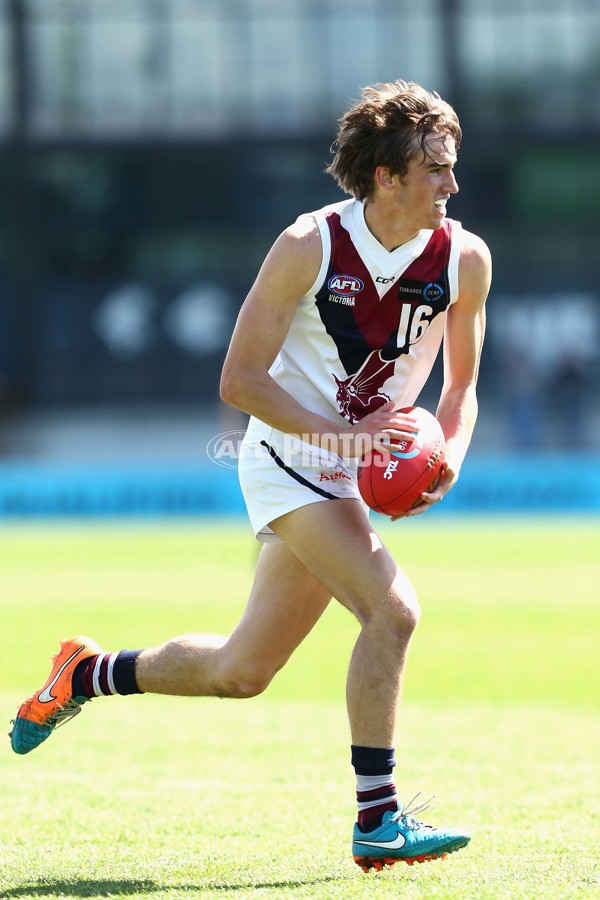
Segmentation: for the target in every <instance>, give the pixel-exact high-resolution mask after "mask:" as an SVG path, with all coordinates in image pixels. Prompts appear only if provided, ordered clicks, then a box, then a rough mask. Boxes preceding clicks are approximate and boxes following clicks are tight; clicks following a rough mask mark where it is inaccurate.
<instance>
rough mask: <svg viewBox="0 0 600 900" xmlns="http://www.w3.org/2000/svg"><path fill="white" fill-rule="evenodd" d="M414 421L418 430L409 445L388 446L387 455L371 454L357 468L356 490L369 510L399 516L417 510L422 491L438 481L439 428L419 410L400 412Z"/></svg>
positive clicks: (440, 460)
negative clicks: (415, 508)
mask: <svg viewBox="0 0 600 900" xmlns="http://www.w3.org/2000/svg"><path fill="white" fill-rule="evenodd" d="M400 412H403V413H407V414H408V415H410V416H413V418H414V419H415V420H416V427H417V428H418V429H419V433H418V434H417V436H416V437H415V438H414V439H413V440H412V441H410V442H406V441H402V442H401V443H399V444H390V449H389V451H387V450H386V451H385V452H380V451H379V450H371V451H370V452H369V453H366V454H365V456H363V458H362V459H361V460H360V462H359V464H358V472H357V477H358V489H359V491H360V494H361V496H362V498H363V500H364V501H365V503H366V504H367V506H369V507H370V508H371V509H372V510H374V511H375V512H378V513H383V514H384V515H386V516H400V515H403V514H404V513H406V512H408V510H409V509H411V508H412V507H413V506H416V505H417V503H419V501H420V499H421V494H422V493H423V491H427V492H429V491H432V490H433V489H434V488H435V486H436V485H437V483H438V481H439V480H440V475H441V471H440V470H441V468H442V463H443V462H444V454H445V450H446V443H445V441H444V433H443V431H442V426H441V425H440V423H439V422H438V420H437V419H436V418H435V416H432V415H431V413H430V412H428V411H427V410H426V409H423V408H422V407H420V406H411V407H407V408H405V409H402V410H400Z"/></svg>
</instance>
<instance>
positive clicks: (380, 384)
mask: <svg viewBox="0 0 600 900" xmlns="http://www.w3.org/2000/svg"><path fill="white" fill-rule="evenodd" d="M311 215H312V216H313V217H314V219H315V220H316V222H317V224H318V226H319V231H320V234H321V240H322V243H323V259H322V262H321V267H320V270H319V274H318V276H317V279H316V281H315V283H314V285H313V286H312V288H311V289H310V290H309V291H308V293H307V294H306V295H305V296H304V297H302V299H301V301H300V303H299V305H298V308H297V310H296V313H295V315H294V318H293V320H292V323H291V326H290V329H289V332H288V334H287V336H286V338H285V341H284V343H283V346H282V348H281V351H280V353H279V355H278V357H277V359H276V360H275V362H274V363H273V365H272V367H271V369H270V374H271V375H272V377H273V378H274V379H275V381H277V382H278V383H279V384H280V385H281V387H282V388H284V389H285V390H286V391H287V392H288V393H289V394H291V395H292V396H293V397H294V398H295V399H296V400H297V401H298V402H299V403H301V404H302V406H304V407H305V408H306V409H308V410H310V411H311V412H315V413H319V414H320V415H322V416H324V417H326V418H328V419H330V420H331V421H332V422H334V423H338V424H340V423H341V422H342V421H344V420H345V422H350V423H351V424H352V423H354V422H357V421H359V420H360V419H362V418H363V416H365V415H367V414H368V413H370V412H373V411H374V410H375V409H377V408H378V407H379V406H382V405H383V404H384V403H387V401H388V400H393V401H394V403H395V406H396V408H402V407H406V406H412V405H414V403H415V402H416V399H417V397H418V395H419V393H420V391H421V389H422V387H423V385H424V384H425V382H426V380H427V378H428V377H429V374H430V372H431V369H432V367H433V364H434V361H435V358H436V356H437V354H438V351H439V348H440V345H441V342H442V338H443V335H444V327H445V322H446V315H447V310H448V307H449V306H450V305H451V304H452V303H454V302H455V301H456V300H457V298H458V263H459V257H460V245H461V240H460V232H461V226H460V223H459V222H455V221H452V220H451V219H445V220H444V222H443V225H442V227H441V228H439V229H437V230H423V231H420V232H419V233H418V234H417V236H416V237H414V238H413V239H412V240H410V241H408V243H406V244H402V246H400V247H398V248H396V250H393V251H391V252H390V251H388V250H386V249H385V248H384V247H383V246H382V245H381V244H380V243H379V241H378V240H377V239H376V238H375V237H374V236H373V235H372V234H371V232H370V231H369V229H368V227H367V225H366V222H365V217H364V206H363V204H362V203H361V202H360V201H357V200H353V199H350V200H345V201H342V202H341V203H336V204H334V205H332V206H326V207H324V208H323V209H321V210H318V211H317V212H313V213H311ZM268 431H269V428H268V426H265V425H264V424H263V423H262V422H259V421H258V420H256V419H251V420H250V425H249V429H248V435H247V438H249V439H251V440H261V439H262V438H263V437H265V436H266V433H267V432H268Z"/></svg>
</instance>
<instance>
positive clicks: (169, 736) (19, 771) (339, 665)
mask: <svg viewBox="0 0 600 900" xmlns="http://www.w3.org/2000/svg"><path fill="white" fill-rule="evenodd" d="M598 526H599V523H598V520H593V519H590V520H587V521H579V520H576V519H569V518H566V519H561V520H558V519H556V520H547V521H537V522H534V521H523V522H520V521H518V520H511V519H497V520H483V521H479V520H459V519H452V518H447V519H444V518H442V517H441V518H440V519H435V517H434V516H431V517H430V518H429V519H428V518H427V517H423V518H422V519H420V520H415V521H413V522H410V523H408V522H399V523H397V524H396V525H395V526H386V527H385V528H384V529H382V531H383V533H384V534H385V537H386V540H387V542H388V544H389V546H390V548H391V549H392V551H393V552H394V554H395V555H396V557H397V558H398V559H399V560H400V561H401V562H402V563H403V565H404V567H405V569H406V571H407V572H408V574H409V575H410V576H411V578H412V579H413V581H414V582H415V584H416V585H417V586H418V588H419V591H420V597H421V602H422V605H423V610H424V614H423V619H422V622H421V624H420V626H419V630H418V632H417V635H416V639H415V642H414V646H413V650H412V655H411V659H410V665H409V671H408V675H407V678H406V682H405V691H404V694H405V697H404V705H403V712H402V717H401V721H400V724H399V730H398V737H397V757H398V760H399V763H398V766H397V768H396V781H397V784H398V787H399V792H400V795H401V797H402V798H404V799H405V800H408V799H410V797H412V796H413V794H415V793H416V792H417V791H422V792H423V794H424V795H425V796H429V795H431V794H433V793H435V794H436V801H435V809H434V810H433V811H432V812H431V813H430V814H429V816H428V818H429V820H430V821H433V822H440V823H441V822H448V824H459V823H466V824H468V825H469V826H470V827H471V828H472V831H473V835H474V837H473V840H472V842H471V844H470V846H469V847H468V848H467V849H465V850H463V851H461V852H460V853H458V854H455V855H452V856H450V857H449V858H448V859H446V860H444V861H441V862H440V861H438V862H432V863H426V864H424V865H422V866H418V865H416V866H413V867H411V868H409V867H407V866H405V865H403V864H398V865H396V867H395V868H394V869H392V870H389V871H387V872H384V873H379V874H374V873H372V874H370V875H365V874H363V873H362V872H361V871H360V870H359V869H358V868H357V867H356V866H355V865H354V863H353V862H352V859H351V855H350V831H351V825H352V821H353V818H354V810H355V804H354V777H353V772H352V769H351V767H350V762H349V755H350V754H349V742H350V741H349V735H348V729H347V724H346V718H345V712H344V701H343V696H344V676H345V670H346V666H347V661H348V658H349V654H350V650H351V647H352V644H353V641H354V639H355V636H356V633H357V627H356V624H355V623H354V621H353V620H352V618H351V617H350V615H349V614H348V613H346V612H344V611H343V610H341V609H339V608H338V607H337V606H335V605H334V604H332V606H331V607H330V609H329V610H328V612H327V613H326V615H325V617H324V618H323V619H322V620H321V622H320V623H319V624H318V625H317V628H316V629H315V631H314V632H313V634H312V635H311V636H310V637H309V639H308V640H307V641H306V642H305V644H304V645H303V646H302V647H301V648H300V650H299V651H298V653H297V654H296V656H295V657H294V658H293V660H292V661H291V662H290V664H289V666H288V667H287V668H286V669H285V670H284V671H283V672H282V673H280V675H279V677H278V678H277V679H276V681H275V682H274V683H273V685H272V686H271V687H270V688H269V690H268V691H267V693H266V694H264V695H263V696H261V697H258V698H255V699H253V700H247V701H230V700H224V701H221V700H212V699H200V700H194V699H168V698H164V697H154V696H144V697H131V698H112V699H99V700H96V701H94V703H93V704H92V705H91V706H88V707H86V708H85V709H84V710H83V713H82V715H81V716H80V717H79V718H78V719H77V720H76V721H74V722H72V723H69V724H68V725H67V726H66V727H65V728H64V730H62V731H59V732H58V733H57V734H56V735H54V736H53V737H52V738H51V740H50V741H49V742H48V743H47V744H45V745H44V746H43V747H41V748H40V749H39V750H38V751H36V752H34V753H32V754H31V755H29V756H26V757H17V756H16V755H14V754H13V753H12V752H11V750H10V746H9V742H8V740H7V739H6V738H5V739H4V740H3V741H2V744H1V745H0V778H1V783H2V803H1V806H0V898H3V900H4V898H43V897H67V898H72V897H75V898H77V897H97V898H105V897H114V896H127V897H132V898H141V897H148V898H152V900H163V898H183V897H185V896H192V897H213V898H225V897H228V898H229V897H240V898H254V897H257V898H258V897H261V898H262V897H264V898H272V900H279V898H287V897H298V898H300V897H302V898H305V897H314V898H341V900H346V898H348V900H358V898H365V900H366V898H391V897H394V898H395V897H402V898H424V900H429V898H461V900H463V898H464V900H480V898H482V900H483V898H510V900H515V898H523V900H534V898H535V900H537V898H540V900H558V898H560V900H563V898H571V897H572V898H575V897H576V898H583V897H590V898H592V897H600V866H599V859H600V851H599V849H598V848H599V846H600V821H599V814H598V808H599V807H598V783H599V775H600V767H599V762H600V754H599V747H600V713H599V703H598V701H599V696H600V675H599V670H600V665H599V660H600V654H599V652H598V633H599V625H600V597H599V587H598V586H599V584H600V553H599V540H598V538H599V527H598ZM256 546H257V545H256V544H255V542H254V541H253V539H252V537H251V535H250V532H249V529H248V528H246V527H245V526H244V525H240V526H226V525H221V524H218V525H213V526H212V527H209V526H208V525H201V524H189V525H177V524H174V525H159V526H144V525H130V526H127V525H111V524H107V525H86V524H74V525H72V526H58V525H49V526H47V527H35V528H33V527H25V526H22V527H16V528H10V529H9V528H4V529H2V530H0V607H1V622H2V627H1V629H0V667H1V670H0V710H1V714H2V716H3V717H4V721H5V731H8V730H9V720H10V718H12V716H13V715H14V712H15V710H16V707H17V705H18V703H19V702H20V701H21V700H22V699H24V697H25V696H26V695H27V694H28V693H30V692H31V691H32V690H33V689H35V688H37V687H38V686H39V685H41V683H42V682H43V680H44V679H45V677H46V675H47V672H48V665H49V662H48V659H49V656H50V655H51V654H53V653H54V652H55V651H56V649H57V646H58V638H60V637H64V636H68V635H69V634H71V633H84V634H85V633H87V634H90V635H91V636H93V637H95V638H96V639H97V640H98V641H99V643H101V644H102V645H103V646H105V647H106V648H107V649H121V648H123V647H141V646H147V645H150V644H154V643H159V642H162V641H163V640H164V639H166V638H168V637H171V636H173V635H175V634H179V633H183V632H190V631H220V632H227V631H228V630H229V629H230V628H231V627H232V625H233V624H234V623H235V622H236V620H237V617H238V616H239V614H240V611H241V609H242V607H243V604H244V600H245V596H246V594H247V592H248V589H249V586H250V582H251V578H252V571H253V564H254V559H255V556H256V552H257V550H256Z"/></svg>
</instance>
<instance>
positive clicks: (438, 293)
mask: <svg viewBox="0 0 600 900" xmlns="http://www.w3.org/2000/svg"><path fill="white" fill-rule="evenodd" d="M423 296H424V297H425V299H426V300H429V302H430V303H435V301H436V300H439V299H440V297H443V296H444V289H443V288H442V287H440V286H439V284H436V283H435V282H433V281H430V282H429V284H428V285H426V286H425V287H424V288H423Z"/></svg>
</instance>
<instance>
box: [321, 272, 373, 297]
mask: <svg viewBox="0 0 600 900" xmlns="http://www.w3.org/2000/svg"><path fill="white" fill-rule="evenodd" d="M327 287H328V288H329V290H330V291H331V293H332V294H337V296H338V297H354V296H355V295H356V294H360V292H361V291H362V289H363V288H364V284H363V283H362V281H361V280H360V278H355V276H354V275H332V276H331V278H330V279H329V281H328V282H327Z"/></svg>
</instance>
